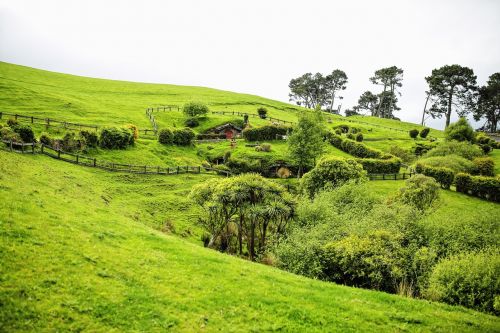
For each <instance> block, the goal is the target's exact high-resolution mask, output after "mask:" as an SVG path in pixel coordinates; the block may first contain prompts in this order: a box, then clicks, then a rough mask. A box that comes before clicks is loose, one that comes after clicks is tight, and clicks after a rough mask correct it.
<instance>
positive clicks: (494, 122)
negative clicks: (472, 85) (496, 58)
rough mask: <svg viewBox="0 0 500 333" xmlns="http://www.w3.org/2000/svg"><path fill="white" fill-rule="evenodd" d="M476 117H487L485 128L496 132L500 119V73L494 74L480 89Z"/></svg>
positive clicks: (474, 113)
mask: <svg viewBox="0 0 500 333" xmlns="http://www.w3.org/2000/svg"><path fill="white" fill-rule="evenodd" d="M473 115H474V119H475V120H480V119H481V118H484V119H486V124H485V125H486V126H485V130H488V131H491V132H496V131H497V128H498V121H499V120H500V73H495V74H492V75H491V76H490V77H489V79H488V82H487V83H486V85H485V86H483V87H481V88H480V89H479V100H478V104H477V108H476V109H474V112H473Z"/></svg>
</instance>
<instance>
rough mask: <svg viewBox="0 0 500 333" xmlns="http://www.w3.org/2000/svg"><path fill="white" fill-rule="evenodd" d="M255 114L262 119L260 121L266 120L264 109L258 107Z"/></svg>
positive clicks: (265, 110)
mask: <svg viewBox="0 0 500 333" xmlns="http://www.w3.org/2000/svg"><path fill="white" fill-rule="evenodd" d="M257 113H258V114H259V117H260V118H262V119H266V118H267V109H266V108H264V107H260V108H258V109H257Z"/></svg>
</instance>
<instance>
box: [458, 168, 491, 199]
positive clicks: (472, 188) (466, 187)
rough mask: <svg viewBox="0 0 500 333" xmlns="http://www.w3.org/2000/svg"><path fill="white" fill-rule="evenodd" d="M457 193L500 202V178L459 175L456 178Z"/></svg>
mask: <svg viewBox="0 0 500 333" xmlns="http://www.w3.org/2000/svg"><path fill="white" fill-rule="evenodd" d="M455 185H456V188H457V192H462V193H466V194H470V195H473V196H476V197H479V198H483V199H487V200H491V201H495V202H500V177H484V176H471V175H468V174H465V173H459V174H457V175H456V176H455Z"/></svg>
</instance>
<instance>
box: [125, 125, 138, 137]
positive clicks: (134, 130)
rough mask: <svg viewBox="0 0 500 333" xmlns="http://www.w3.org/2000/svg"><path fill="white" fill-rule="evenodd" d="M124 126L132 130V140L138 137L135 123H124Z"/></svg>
mask: <svg viewBox="0 0 500 333" xmlns="http://www.w3.org/2000/svg"><path fill="white" fill-rule="evenodd" d="M125 128H128V129H129V130H130V131H132V135H133V136H134V140H137V139H139V128H138V127H137V125H134V124H127V125H125Z"/></svg>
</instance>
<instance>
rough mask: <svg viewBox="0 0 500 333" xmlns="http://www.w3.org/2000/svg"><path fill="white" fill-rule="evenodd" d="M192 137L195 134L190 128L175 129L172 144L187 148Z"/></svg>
mask: <svg viewBox="0 0 500 333" xmlns="http://www.w3.org/2000/svg"><path fill="white" fill-rule="evenodd" d="M194 137H195V134H194V132H193V130H191V129H190V128H184V129H177V130H174V133H173V138H172V142H173V144H174V145H177V146H189V145H190V144H191V143H192V141H193V139H194Z"/></svg>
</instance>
